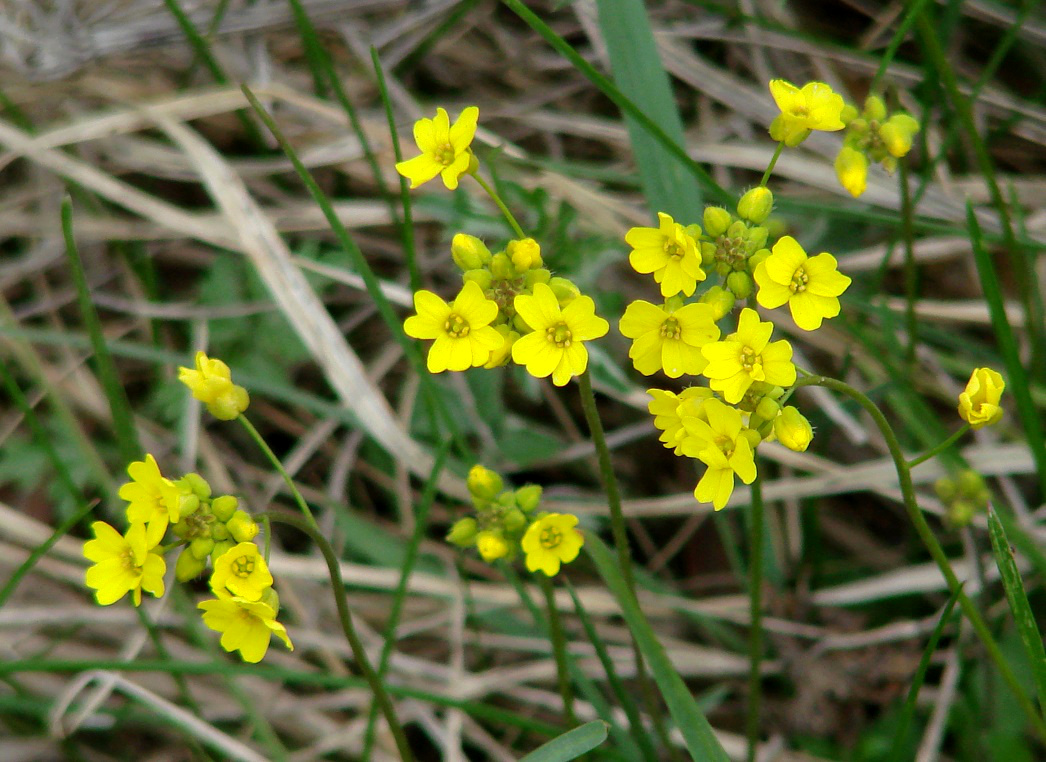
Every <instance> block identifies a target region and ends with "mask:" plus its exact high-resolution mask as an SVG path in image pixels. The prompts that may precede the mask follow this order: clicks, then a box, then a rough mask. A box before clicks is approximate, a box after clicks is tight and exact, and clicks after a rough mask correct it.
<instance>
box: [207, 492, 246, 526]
mask: <svg viewBox="0 0 1046 762" xmlns="http://www.w3.org/2000/svg"><path fill="white" fill-rule="evenodd" d="M239 505H240V501H239V500H237V499H236V498H235V497H233V496H232V495H222V496H221V497H216V498H214V500H212V501H211V513H213V514H214V516H215V518H216V519H218V521H228V520H229V519H231V518H232V515H233V514H234V513H235V512H236V509H237V508H238V507H239Z"/></svg>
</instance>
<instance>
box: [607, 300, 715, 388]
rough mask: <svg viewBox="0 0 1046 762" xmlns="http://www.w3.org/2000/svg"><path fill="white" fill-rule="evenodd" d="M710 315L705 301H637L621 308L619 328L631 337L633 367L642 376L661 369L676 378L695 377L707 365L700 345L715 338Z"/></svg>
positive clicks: (710, 308)
mask: <svg viewBox="0 0 1046 762" xmlns="http://www.w3.org/2000/svg"><path fill="white" fill-rule="evenodd" d="M670 301H672V300H670ZM714 317H715V314H714V309H713V308H712V307H711V306H709V305H708V304H702V303H695V304H687V305H685V306H679V307H677V306H675V305H673V304H668V303H666V304H665V306H663V307H660V306H658V305H656V304H651V303H650V302H645V301H642V300H638V301H635V302H632V303H631V304H630V305H628V307H627V308H626V309H625V314H624V315H623V316H622V317H621V323H620V324H619V328H620V330H621V333H622V335H623V336H625V337H626V338H629V339H632V348H631V349H630V350H629V351H628V356H629V357H631V358H632V362H633V364H634V365H635V367H636V370H638V371H639V372H640V373H642V374H643V375H644V376H650V375H653V374H654V373H656V372H657V371H659V370H664V372H665V375H667V376H668V377H669V378H679V377H680V376H681V375H683V374H684V373H686V374H688V375H691V376H696V375H697V374H698V373H700V372H701V371H702V370H704V367H705V366H706V365H707V364H708V361H707V360H705V358H704V355H702V354H701V347H703V346H704V345H705V344H707V343H709V342H711V341H715V340H716V339H718V338H719V328H718V327H717V326H716V324H715V319H714Z"/></svg>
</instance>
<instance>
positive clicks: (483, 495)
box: [466, 464, 505, 500]
mask: <svg viewBox="0 0 1046 762" xmlns="http://www.w3.org/2000/svg"><path fill="white" fill-rule="evenodd" d="M466 483H467V484H468V488H469V492H470V493H471V494H472V495H473V496H474V497H478V498H480V499H481V500H493V499H494V498H495V497H497V496H498V494H499V493H500V492H501V490H503V489H505V482H504V481H503V480H502V478H501V476H500V475H498V474H497V473H495V472H494V471H491V470H490V469H489V468H484V467H483V466H481V465H479V464H476V465H475V466H473V467H472V468H471V469H469V475H468V479H467V482H466Z"/></svg>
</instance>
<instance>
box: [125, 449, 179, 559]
mask: <svg viewBox="0 0 1046 762" xmlns="http://www.w3.org/2000/svg"><path fill="white" fill-rule="evenodd" d="M127 474H128V476H130V477H131V479H132V480H133V481H129V482H127V484H124V485H123V486H122V487H120V492H119V495H120V498H121V499H122V500H126V501H127V502H129V503H130V505H128V506H127V520H128V521H129V522H130V523H131V524H143V525H145V526H146V527H147V528H148V533H147V534H148V536H147V538H146V539H147V541H148V543H149V547H153V546H155V545H157V544H159V542H160V540H162V539H163V536H164V533H165V532H166V531H167V525H168V523H171V524H173V523H175V522H177V521H178V519H180V518H181V502H182V501H181V498H182V493H181V490H179V489H178V485H176V484H175V483H174V482H172V481H171V480H170V479H165V478H164V477H163V476H162V475H161V474H160V467H159V466H158V465H156V458H154V457H153V456H152V455H148V454H147V455H146V456H145V460H136V461H135V462H134V463H132V464H131V465H129V466H128V467H127Z"/></svg>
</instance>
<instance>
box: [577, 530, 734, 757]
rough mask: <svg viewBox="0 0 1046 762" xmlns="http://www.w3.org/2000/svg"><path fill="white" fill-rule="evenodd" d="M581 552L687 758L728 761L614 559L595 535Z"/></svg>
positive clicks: (587, 539) (587, 541) (589, 536)
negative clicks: (613, 604) (649, 675)
mask: <svg viewBox="0 0 1046 762" xmlns="http://www.w3.org/2000/svg"><path fill="white" fill-rule="evenodd" d="M585 551H586V552H587V553H588V556H589V558H591V559H592V561H593V562H594V563H595V565H596V568H597V569H598V570H599V575H600V576H601V577H602V578H603V581H604V582H605V583H606V585H607V587H608V588H610V592H611V593H612V594H613V595H614V598H616V599H617V602H618V605H619V606H620V607H621V613H622V614H623V615H624V617H625V621H626V622H627V623H628V628H629V630H631V632H632V637H634V638H635V639H636V643H637V644H638V645H639V650H640V651H642V653H643V657H644V658H645V659H646V660H647V663H648V664H649V665H650V670H651V671H652V672H653V673H654V680H655V681H656V682H657V687H658V688H659V689H660V691H661V695H662V697H663V698H664V700H665V703H666V704H667V705H668V711H669V713H670V714H671V715H672V719H673V720H675V723H676V727H678V728H679V730H680V732H681V733H682V734H683V740H684V742H685V743H686V748H687V750H688V751H689V752H690V756H691V757H692V758H693V759H694V760H699V761H700V762H729V759H730V758H729V757H728V756H727V754H726V751H724V750H723V747H722V745H721V744H720V743H719V739H717V738H716V736H715V732H714V731H713V730H712V726H711V725H709V724H708V720H707V719H705V716H704V714H702V712H701V710H700V708H699V707H698V706H697V702H696V701H695V700H694V695H693V694H692V693H691V692H690V689H689V688H687V687H686V683H684V682H683V678H681V677H680V676H679V673H678V672H676V670H675V667H673V666H672V662H671V661H670V660H669V658H668V654H667V653H665V648H664V646H662V645H661V642H660V641H659V640H658V639H657V635H655V634H654V630H653V628H652V627H651V626H650V622H648V621H647V618H646V617H645V616H644V615H643V612H642V610H641V609H640V608H639V602H638V601H637V600H636V598H635V596H634V595H632V592H631V591H630V590H629V589H628V585H626V584H625V580H624V578H623V577H622V576H621V571H620V570H619V569H618V566H617V558H616V556H615V555H614V554H612V553H611V552H610V550H609V549H608V548H607V546H606V545H604V544H603V541H602V540H600V539H599V538H598V537H596V536H595V535H588V536H587V537H586V538H585Z"/></svg>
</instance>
